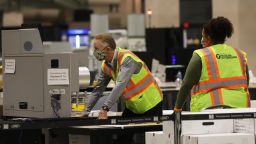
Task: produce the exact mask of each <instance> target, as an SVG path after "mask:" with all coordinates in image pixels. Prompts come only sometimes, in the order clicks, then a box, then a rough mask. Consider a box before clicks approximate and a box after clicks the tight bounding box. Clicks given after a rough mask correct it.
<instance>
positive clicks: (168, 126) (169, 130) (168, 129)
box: [163, 121, 174, 135]
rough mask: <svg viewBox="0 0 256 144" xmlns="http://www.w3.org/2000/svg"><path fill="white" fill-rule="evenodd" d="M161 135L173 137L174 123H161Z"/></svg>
mask: <svg viewBox="0 0 256 144" xmlns="http://www.w3.org/2000/svg"><path fill="white" fill-rule="evenodd" d="M163 133H165V134H172V135H174V122H173V121H163Z"/></svg>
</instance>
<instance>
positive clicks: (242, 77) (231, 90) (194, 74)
mask: <svg viewBox="0 0 256 144" xmlns="http://www.w3.org/2000/svg"><path fill="white" fill-rule="evenodd" d="M232 33H233V25H232V23H231V22H230V21H229V20H228V19H227V18H224V17H217V18H214V19H212V20H210V21H209V22H208V23H206V24H205V25H204V27H203V30H202V40H201V43H202V45H203V47H204V48H202V49H199V50H195V51H194V53H193V56H192V58H191V60H190V62H189V65H188V67H187V70H186V74H185V77H184V80H183V83H182V86H181V89H180V91H179V93H178V96H177V100H176V104H175V108H174V111H176V112H179V111H181V110H182V109H181V108H182V105H183V104H184V103H185V100H186V98H187V96H188V95H189V93H190V92H191V101H190V111H194V112H198V111H202V110H204V109H216V108H218V109H219V108H245V107H249V106H250V97H249V93H248V84H249V74H248V66H247V59H246V54H245V52H243V51H241V50H239V49H235V48H233V47H231V46H228V45H226V44H224V42H225V40H226V38H229V37H231V35H232Z"/></svg>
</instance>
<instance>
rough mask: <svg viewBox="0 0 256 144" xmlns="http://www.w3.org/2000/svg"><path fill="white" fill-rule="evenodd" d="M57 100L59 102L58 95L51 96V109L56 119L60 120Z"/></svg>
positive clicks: (59, 105)
mask: <svg viewBox="0 0 256 144" xmlns="http://www.w3.org/2000/svg"><path fill="white" fill-rule="evenodd" d="M59 100H60V95H59V94H53V95H51V107H52V110H53V113H54V115H55V116H56V117H57V118H60V115H59V110H60V109H61V104H60V102H59Z"/></svg>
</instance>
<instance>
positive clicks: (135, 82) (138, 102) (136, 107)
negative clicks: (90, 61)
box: [101, 48, 162, 114]
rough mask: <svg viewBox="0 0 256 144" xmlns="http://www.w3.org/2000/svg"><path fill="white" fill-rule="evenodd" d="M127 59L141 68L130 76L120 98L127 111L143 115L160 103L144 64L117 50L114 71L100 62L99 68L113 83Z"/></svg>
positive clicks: (152, 78)
mask: <svg viewBox="0 0 256 144" xmlns="http://www.w3.org/2000/svg"><path fill="white" fill-rule="evenodd" d="M127 57H131V58H132V59H133V60H135V61H136V62H139V63H141V64H142V67H141V69H140V71H139V73H137V74H133V75H132V76H131V78H130V80H129V82H128V84H127V85H126V87H125V90H124V92H123V93H122V97H123V99H124V100H125V106H126V108H127V109H129V110H131V111H132V112H134V113H137V114H143V113H144V112H146V111H148V110H150V109H151V108H153V107H154V106H156V105H157V104H158V103H159V102H161V101H162V92H161V91H160V89H159V87H158V85H157V83H156V81H155V79H154V77H153V76H152V74H151V72H150V71H149V70H148V68H147V67H146V65H145V64H144V62H143V61H142V60H140V59H139V58H138V57H137V56H136V55H134V54H133V53H132V52H131V51H129V50H125V49H121V48H118V53H117V66H116V68H113V69H115V71H114V70H113V69H112V68H111V67H109V66H108V65H107V64H106V63H105V61H103V62H102V65H101V68H102V71H103V72H104V73H105V74H107V75H109V76H110V77H111V78H112V80H113V81H116V79H117V75H118V72H119V68H120V65H121V64H122V63H123V62H124V60H125V58H127Z"/></svg>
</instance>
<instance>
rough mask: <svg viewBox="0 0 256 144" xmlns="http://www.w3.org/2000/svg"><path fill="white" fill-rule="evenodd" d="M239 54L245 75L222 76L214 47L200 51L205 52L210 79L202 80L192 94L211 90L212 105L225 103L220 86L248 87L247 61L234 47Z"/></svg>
mask: <svg viewBox="0 0 256 144" xmlns="http://www.w3.org/2000/svg"><path fill="white" fill-rule="evenodd" d="M234 50H235V51H236V53H237V55H238V58H239V61H240V66H241V71H242V72H243V76H239V77H229V78H220V74H219V70H218V65H217V61H216V58H215V55H214V52H213V49H212V48H204V49H201V50H200V51H201V52H202V53H203V54H204V59H205V62H206V68H207V74H208V80H205V81H200V82H199V83H198V84H196V85H195V86H194V88H193V90H192V96H193V95H195V94H197V93H201V92H210V96H211V101H212V105H221V104H223V99H222V93H221V90H220V88H239V87H244V88H247V78H246V77H245V69H246V62H245V59H244V57H243V55H242V53H241V52H239V51H237V50H236V49H234Z"/></svg>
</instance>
